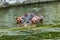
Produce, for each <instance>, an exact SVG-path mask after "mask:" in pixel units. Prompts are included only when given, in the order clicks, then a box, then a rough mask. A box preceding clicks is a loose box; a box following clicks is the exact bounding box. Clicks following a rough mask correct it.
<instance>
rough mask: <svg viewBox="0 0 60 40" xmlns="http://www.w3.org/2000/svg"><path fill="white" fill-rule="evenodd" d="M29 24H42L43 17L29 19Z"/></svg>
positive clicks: (36, 16)
mask: <svg viewBox="0 0 60 40" xmlns="http://www.w3.org/2000/svg"><path fill="white" fill-rule="evenodd" d="M31 22H32V24H37V23H43V16H38V15H35V16H34V17H33V18H32V19H31Z"/></svg>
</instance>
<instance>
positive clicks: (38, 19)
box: [16, 14, 43, 24]
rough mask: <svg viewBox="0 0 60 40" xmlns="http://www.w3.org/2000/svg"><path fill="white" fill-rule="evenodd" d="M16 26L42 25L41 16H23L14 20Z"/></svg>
mask: <svg viewBox="0 0 60 40" xmlns="http://www.w3.org/2000/svg"><path fill="white" fill-rule="evenodd" d="M16 22H17V24H24V23H25V24H26V23H29V24H37V23H43V16H41V15H33V14H25V15H23V16H20V17H17V18H16Z"/></svg>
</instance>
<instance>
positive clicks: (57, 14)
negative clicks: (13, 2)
mask: <svg viewBox="0 0 60 40" xmlns="http://www.w3.org/2000/svg"><path fill="white" fill-rule="evenodd" d="M33 9H34V10H33ZM26 12H35V13H39V14H41V15H43V16H44V25H45V24H47V25H55V26H56V25H57V24H59V25H58V26H60V2H53V3H39V4H33V5H25V6H18V7H11V8H4V9H0V29H1V28H13V27H17V25H16V22H15V21H16V20H15V18H16V17H17V16H20V15H23V14H24V13H26ZM41 27H42V26H41ZM44 27H47V26H44ZM56 27H57V26H56ZM43 29H45V28H43ZM1 30H2V29H1ZM45 30H49V29H48V28H47V29H45ZM52 30H53V31H52ZM52 30H51V31H52V32H51V31H47V33H45V31H44V30H40V31H31V30H30V31H31V32H30V33H29V32H23V34H24V33H25V34H30V35H25V34H24V36H19V35H20V34H19V33H20V31H19V32H18V33H17V34H16V32H10V31H7V29H6V31H7V32H6V31H5V29H3V30H2V33H3V34H4V35H5V34H6V33H8V34H7V35H9V34H10V35H11V34H13V35H14V33H15V34H16V35H17V36H12V37H11V36H10V35H9V36H2V37H1V40H5V39H6V38H7V39H6V40H10V38H11V40H20V38H21V40H24V39H27V40H28V39H31V40H39V39H40V38H55V37H56V38H60V32H59V29H58V30H57V29H54V28H53V29H52ZM56 30H57V31H56ZM41 31H42V32H44V33H40V32H41ZM55 31H56V33H55ZM4 32H5V33H4ZM33 32H34V33H36V34H34V33H33ZM49 32H50V33H49ZM57 33H58V36H57ZM0 34H1V32H0ZM3 34H2V35H3ZM49 35H50V36H49ZM23 38H24V39H23Z"/></svg>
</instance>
